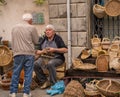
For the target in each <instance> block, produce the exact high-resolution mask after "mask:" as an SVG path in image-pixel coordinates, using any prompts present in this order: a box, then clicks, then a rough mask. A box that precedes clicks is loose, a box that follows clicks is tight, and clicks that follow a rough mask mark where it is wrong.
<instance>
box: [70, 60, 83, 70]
mask: <svg viewBox="0 0 120 97" xmlns="http://www.w3.org/2000/svg"><path fill="white" fill-rule="evenodd" d="M72 64H73V68H77V67H79V66H80V65H83V62H82V61H81V60H80V59H78V58H74V59H72Z"/></svg>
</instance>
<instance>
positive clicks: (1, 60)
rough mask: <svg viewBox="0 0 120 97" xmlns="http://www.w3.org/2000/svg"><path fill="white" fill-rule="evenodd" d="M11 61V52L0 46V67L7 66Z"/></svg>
mask: <svg viewBox="0 0 120 97" xmlns="http://www.w3.org/2000/svg"><path fill="white" fill-rule="evenodd" d="M12 60H13V56H12V52H11V51H10V50H9V48H8V47H7V46H3V45H1V46H0V66H6V65H9V64H10V63H11V62H12Z"/></svg>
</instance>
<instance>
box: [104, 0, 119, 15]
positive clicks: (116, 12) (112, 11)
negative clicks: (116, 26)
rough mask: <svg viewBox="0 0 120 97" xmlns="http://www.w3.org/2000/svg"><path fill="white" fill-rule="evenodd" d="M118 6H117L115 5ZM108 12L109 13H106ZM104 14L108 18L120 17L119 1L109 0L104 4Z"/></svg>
mask: <svg viewBox="0 0 120 97" xmlns="http://www.w3.org/2000/svg"><path fill="white" fill-rule="evenodd" d="M115 4H118V5H115ZM111 5H112V6H117V9H115V8H113V7H112V9H111ZM108 10H109V11H108ZM105 12H106V14H107V15H109V16H118V15H120V1H119V0H110V1H108V2H107V3H106V4H105Z"/></svg>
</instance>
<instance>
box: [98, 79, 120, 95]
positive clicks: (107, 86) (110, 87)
mask: <svg viewBox="0 0 120 97" xmlns="http://www.w3.org/2000/svg"><path fill="white" fill-rule="evenodd" d="M96 87H97V89H98V90H99V92H100V93H101V94H103V95H104V96H106V97H120V95H119V93H120V83H119V82H117V81H115V80H110V79H103V80H100V81H98V82H97V83H96Z"/></svg>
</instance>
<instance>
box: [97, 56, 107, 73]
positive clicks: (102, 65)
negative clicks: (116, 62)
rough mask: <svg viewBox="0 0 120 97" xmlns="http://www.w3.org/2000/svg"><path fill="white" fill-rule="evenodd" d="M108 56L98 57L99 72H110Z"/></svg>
mask: <svg viewBox="0 0 120 97" xmlns="http://www.w3.org/2000/svg"><path fill="white" fill-rule="evenodd" d="M108 63H109V60H108V55H105V54H102V55H100V56H98V57H97V59H96V66H97V70H98V72H107V71H108V66H109V65H108Z"/></svg>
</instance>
